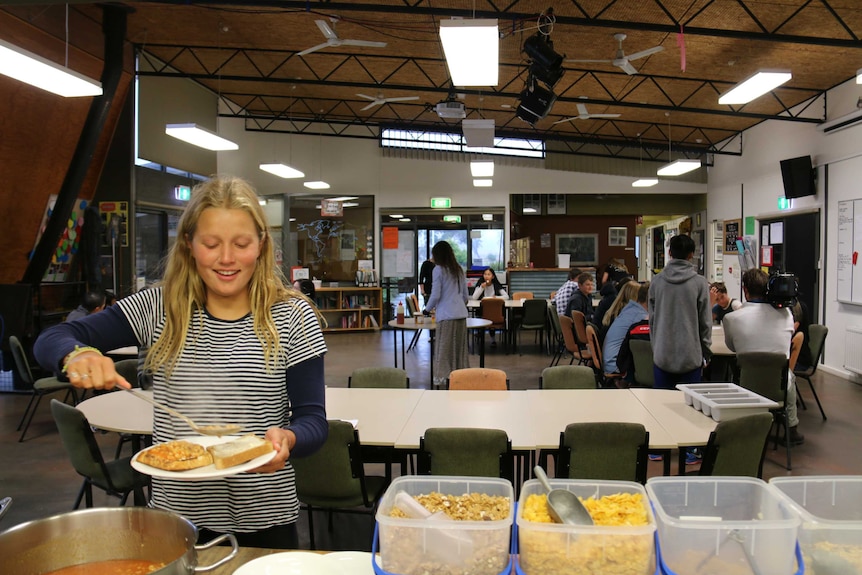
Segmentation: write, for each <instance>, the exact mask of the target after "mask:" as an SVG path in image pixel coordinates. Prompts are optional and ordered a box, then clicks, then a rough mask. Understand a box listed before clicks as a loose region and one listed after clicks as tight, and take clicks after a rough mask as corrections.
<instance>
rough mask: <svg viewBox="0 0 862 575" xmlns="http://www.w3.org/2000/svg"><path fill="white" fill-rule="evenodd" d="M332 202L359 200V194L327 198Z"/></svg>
mask: <svg viewBox="0 0 862 575" xmlns="http://www.w3.org/2000/svg"><path fill="white" fill-rule="evenodd" d="M327 199H328V200H329V201H330V202H346V201H348V200H358V199H359V196H341V197H340V198H327Z"/></svg>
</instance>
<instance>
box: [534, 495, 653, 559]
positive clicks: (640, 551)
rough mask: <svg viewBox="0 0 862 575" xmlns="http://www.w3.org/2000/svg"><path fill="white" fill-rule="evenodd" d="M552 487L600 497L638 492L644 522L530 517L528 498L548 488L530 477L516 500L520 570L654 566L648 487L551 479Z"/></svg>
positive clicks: (585, 496)
mask: <svg viewBox="0 0 862 575" xmlns="http://www.w3.org/2000/svg"><path fill="white" fill-rule="evenodd" d="M550 483H551V487H552V488H554V489H566V490H568V491H571V492H572V493H574V494H576V495H577V496H579V497H581V498H582V499H588V498H590V497H593V498H595V499H599V498H601V497H604V496H606V495H612V494H615V493H639V494H641V495H642V497H643V505H644V508H645V511H646V513H647V518H648V523H647V525H643V526H636V527H627V526H601V525H563V524H560V523H539V522H535V521H528V520H527V519H526V518H525V516H524V512H525V510H526V502H527V498H528V497H529V496H530V495H534V494H545V493H547V492H546V490H545V488H544V487H543V486H542V484H541V483H540V482H539V481H538V480H536V479H531V480H529V481H527V482H526V483H524V485H523V487H522V488H521V496H520V499H519V500H518V517H517V526H518V551H519V556H518V572H519V573H524V574H525V575H563V574H566V575H581V574H583V575H593V574H599V575H651V574H653V573H655V571H656V560H655V540H654V537H655V531H656V522H655V518H654V517H653V513H652V510H651V509H650V506H649V501H648V499H647V496H646V491H645V490H644V488H643V486H642V485H641V484H639V483H634V482H629V481H588V480H577V479H551V480H550Z"/></svg>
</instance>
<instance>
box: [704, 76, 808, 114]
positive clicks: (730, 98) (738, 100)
mask: <svg viewBox="0 0 862 575" xmlns="http://www.w3.org/2000/svg"><path fill="white" fill-rule="evenodd" d="M792 77H793V76H792V75H791V73H790V70H758V71H757V73H755V74H754V75H753V76H750V77H748V78H746V79H745V80H743V81H742V82H740V83H739V84H737V85H736V86H734V87H733V88H731V89H730V90H728V91H727V92H725V93H724V94H722V95H721V96H719V98H718V103H719V104H720V105H722V106H724V105H726V104H747V103H749V102H751V101H752V100H754V99H755V98H759V97H760V96H762V95H764V94H766V93H767V92H771V91H772V90H774V89H776V88H777V87H779V86H781V85H782V84H784V83H785V82H788V81H789V80H790V79H791V78H792Z"/></svg>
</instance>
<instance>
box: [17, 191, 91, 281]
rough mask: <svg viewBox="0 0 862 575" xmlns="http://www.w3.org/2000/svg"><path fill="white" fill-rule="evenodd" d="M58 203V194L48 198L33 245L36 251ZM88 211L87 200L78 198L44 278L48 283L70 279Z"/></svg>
mask: <svg viewBox="0 0 862 575" xmlns="http://www.w3.org/2000/svg"><path fill="white" fill-rule="evenodd" d="M56 202H57V194H51V195H50V196H49V197H48V203H47V205H46V206H45V212H44V213H43V214H42V222H41V223H40V224H39V230H38V231H37V232H36V242H35V243H34V244H33V250H34V251H35V249H36V246H37V245H38V244H39V240H41V239H42V234H44V233H45V226H47V225H48V219H49V218H50V217H51V214H52V213H53V212H54V204H56ZM86 209H87V200H84V199H81V198H78V200H77V202H76V203H75V207H74V208H72V213H71V215H69V219H68V220H67V221H66V227H65V228H64V229H63V234H62V235H61V236H60V241H59V242H57V248H56V249H55V250H54V253H53V254H52V256H51V263H50V264H49V265H48V269H47V270H46V271H45V275H44V276H43V279H44V280H45V281H46V282H62V281H66V280H67V279H68V278H67V276H68V273H69V267H70V265H71V263H72V256H74V255H75V254H76V253H78V247H79V245H80V242H81V229H82V228H83V226H84V210H86ZM31 253H32V251H31Z"/></svg>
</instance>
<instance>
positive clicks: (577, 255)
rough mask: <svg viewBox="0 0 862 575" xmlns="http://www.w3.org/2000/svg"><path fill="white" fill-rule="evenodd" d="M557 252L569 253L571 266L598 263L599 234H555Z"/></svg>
mask: <svg viewBox="0 0 862 575" xmlns="http://www.w3.org/2000/svg"><path fill="white" fill-rule="evenodd" d="M556 239H557V253H558V254H569V255H570V256H571V260H570V261H569V265H572V266H595V265H598V263H599V234H557V235H556Z"/></svg>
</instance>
